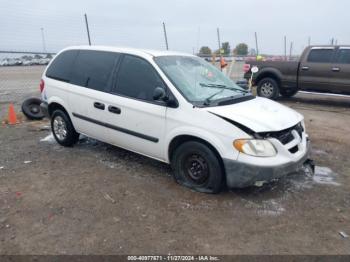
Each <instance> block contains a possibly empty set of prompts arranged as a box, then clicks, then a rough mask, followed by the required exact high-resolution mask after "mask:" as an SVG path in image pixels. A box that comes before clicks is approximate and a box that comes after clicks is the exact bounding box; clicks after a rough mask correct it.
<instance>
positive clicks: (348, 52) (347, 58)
mask: <svg viewBox="0 0 350 262" xmlns="http://www.w3.org/2000/svg"><path fill="white" fill-rule="evenodd" d="M335 63H339V64H350V49H339V50H338V53H337V56H336V58H335Z"/></svg>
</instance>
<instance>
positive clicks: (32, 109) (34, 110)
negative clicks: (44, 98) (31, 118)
mask: <svg viewBox="0 0 350 262" xmlns="http://www.w3.org/2000/svg"><path fill="white" fill-rule="evenodd" d="M29 111H30V112H32V113H33V114H38V113H39V112H40V107H39V106H38V105H31V106H30V107H29Z"/></svg>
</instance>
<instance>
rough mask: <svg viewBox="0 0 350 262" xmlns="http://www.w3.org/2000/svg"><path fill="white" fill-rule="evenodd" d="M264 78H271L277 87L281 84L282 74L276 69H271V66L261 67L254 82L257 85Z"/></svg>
mask: <svg viewBox="0 0 350 262" xmlns="http://www.w3.org/2000/svg"><path fill="white" fill-rule="evenodd" d="M264 78H272V79H274V80H275V81H276V82H277V84H278V86H279V87H280V86H281V81H282V74H281V73H280V72H279V71H278V70H276V69H273V68H266V69H262V70H261V72H259V74H258V75H257V77H256V78H255V83H256V84H257V85H258V84H259V82H260V81H261V80H262V79H264Z"/></svg>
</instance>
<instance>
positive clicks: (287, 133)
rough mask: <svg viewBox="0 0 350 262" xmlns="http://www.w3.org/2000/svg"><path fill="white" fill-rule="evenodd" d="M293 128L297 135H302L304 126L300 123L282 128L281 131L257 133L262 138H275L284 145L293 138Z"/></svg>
mask: <svg viewBox="0 0 350 262" xmlns="http://www.w3.org/2000/svg"><path fill="white" fill-rule="evenodd" d="M293 130H295V131H297V132H298V134H299V136H300V137H302V134H303V132H304V128H303V126H302V125H301V123H298V124H297V125H295V126H292V127H290V128H287V129H284V130H282V131H277V132H265V133H259V135H260V136H262V137H263V138H276V139H277V140H279V141H280V142H281V143H282V144H283V145H286V144H288V143H289V142H291V141H293V140H294V136H293V134H292V131H293Z"/></svg>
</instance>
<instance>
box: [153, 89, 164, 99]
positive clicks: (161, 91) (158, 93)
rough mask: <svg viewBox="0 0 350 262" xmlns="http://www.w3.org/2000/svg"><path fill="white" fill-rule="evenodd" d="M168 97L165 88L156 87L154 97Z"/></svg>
mask: <svg viewBox="0 0 350 262" xmlns="http://www.w3.org/2000/svg"><path fill="white" fill-rule="evenodd" d="M164 98H166V93H165V90H164V88H161V87H156V88H155V89H154V91H153V99H154V100H164Z"/></svg>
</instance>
